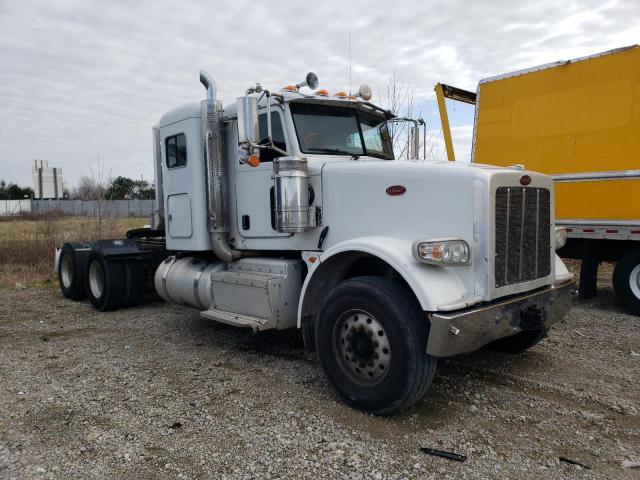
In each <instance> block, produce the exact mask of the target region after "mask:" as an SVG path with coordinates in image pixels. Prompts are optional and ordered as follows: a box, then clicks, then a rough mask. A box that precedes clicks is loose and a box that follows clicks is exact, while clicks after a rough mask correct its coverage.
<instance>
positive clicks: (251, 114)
mask: <svg viewBox="0 0 640 480" xmlns="http://www.w3.org/2000/svg"><path fill="white" fill-rule="evenodd" d="M237 108H238V142H239V143H249V144H256V143H258V142H259V141H260V128H259V125H260V124H259V123H258V99H257V98H256V97H250V96H248V95H247V96H245V97H240V98H238V101H237Z"/></svg>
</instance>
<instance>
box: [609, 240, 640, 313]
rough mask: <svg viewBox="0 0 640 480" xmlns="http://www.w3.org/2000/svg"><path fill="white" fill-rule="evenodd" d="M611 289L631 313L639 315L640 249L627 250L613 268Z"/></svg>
mask: <svg viewBox="0 0 640 480" xmlns="http://www.w3.org/2000/svg"><path fill="white" fill-rule="evenodd" d="M613 289H614V290H615V291H616V295H617V296H618V299H619V300H620V302H621V303H622V305H624V306H625V307H626V308H627V309H628V310H629V311H630V312H631V313H633V314H635V315H640V249H636V250H631V251H630V252H627V253H626V254H625V255H624V256H623V257H622V258H621V259H620V261H619V262H618V264H617V265H616V268H615V269H614V270H613Z"/></svg>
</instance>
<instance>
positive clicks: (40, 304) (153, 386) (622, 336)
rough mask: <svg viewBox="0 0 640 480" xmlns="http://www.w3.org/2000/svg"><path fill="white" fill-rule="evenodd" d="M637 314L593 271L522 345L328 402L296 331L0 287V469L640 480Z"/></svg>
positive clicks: (47, 473) (25, 472)
mask: <svg viewBox="0 0 640 480" xmlns="http://www.w3.org/2000/svg"><path fill="white" fill-rule="evenodd" d="M639 327H640V318H638V317H633V316H630V315H627V314H625V313H624V312H623V311H622V310H621V308H620V307H619V306H618V304H617V302H616V300H615V297H614V294H613V291H612V289H611V285H610V283H609V282H607V281H605V280H603V281H602V282H601V283H600V288H599V297H598V298H597V299H596V300H594V301H589V302H585V303H578V302H576V305H575V307H574V309H573V311H572V313H571V314H570V316H569V317H568V318H567V319H566V320H565V321H564V322H562V323H561V324H559V325H557V326H556V327H555V328H554V329H553V330H552V331H551V334H550V337H549V338H548V339H546V340H545V341H544V342H542V343H541V344H539V345H537V346H536V347H534V348H533V349H531V350H530V351H529V352H527V353H526V354H523V355H517V356H512V355H506V354H497V353H492V352H487V351H482V352H477V353H474V354H470V355H464V356H460V357H456V358H453V359H451V360H448V361H443V362H442V363H441V365H440V367H439V373H438V375H437V377H436V380H435V382H434V384H433V386H432V387H431V390H430V391H429V392H428V393H427V396H426V397H425V398H424V399H423V400H422V401H421V402H419V403H418V404H417V405H416V406H414V407H413V408H412V409H410V410H409V411H407V412H405V413H403V414H401V415H397V416H394V417H390V418H377V417H372V416H369V415H365V414H362V413H359V412H357V411H354V410H352V409H350V408H348V407H346V406H345V405H343V404H341V403H339V402H338V401H336V399H335V397H334V396H333V394H332V392H331V390H330V389H329V387H328V386H327V384H326V382H325V380H324V378H323V375H322V372H321V370H320V368H319V366H318V364H317V362H316V361H315V359H314V356H313V355H312V354H311V353H308V352H306V351H305V350H304V349H303V348H302V345H301V341H300V339H299V337H298V334H297V332H265V333H261V334H253V333H250V332H248V331H243V330H238V329H234V328H230V327H223V326H219V325H215V324H213V323H211V322H209V321H205V320H201V319H200V318H199V316H198V312H197V311H195V310H192V309H189V308H182V307H176V306H169V305H166V304H163V303H160V302H154V303H150V304H147V305H145V306H143V307H140V308H136V309H130V310H124V311H117V312H111V313H102V314H98V313H96V312H94V311H93V310H92V309H91V308H90V307H89V305H88V304H87V303H74V302H71V301H68V300H64V299H63V298H62V297H61V295H60V294H59V293H58V291H57V289H55V288H43V289H28V290H0V362H1V369H0V477H2V478H20V479H21V478H61V479H67V478H108V479H114V478H135V479H148V478H184V479H195V478H216V479H217V478H261V479H262V478H313V479H315V478H362V479H381V478H385V479H386V478H390V479H391V478H445V479H458V478H523V479H527V478H531V479H534V478H535V479H538V478H554V479H555V478H580V479H589V478H640V468H639V467H640V464H638V462H639V461H640V385H639V384H638V379H639V378H640V328H639ZM420 447H432V448H438V449H443V450H451V451H454V452H458V453H461V454H464V455H466V456H467V457H468V459H467V461H466V462H464V463H458V462H453V461H450V460H446V459H442V458H437V457H432V456H428V455H426V454H424V453H422V452H421V451H420ZM560 457H567V458H569V459H573V460H575V461H577V462H580V463H582V464H584V465H586V466H588V467H590V468H589V469H586V468H583V467H580V466H577V465H572V464H568V463H566V462H564V461H561V460H559V458H560Z"/></svg>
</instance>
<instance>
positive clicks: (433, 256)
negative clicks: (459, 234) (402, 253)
mask: <svg viewBox="0 0 640 480" xmlns="http://www.w3.org/2000/svg"><path fill="white" fill-rule="evenodd" d="M413 257H414V258H415V259H416V260H419V261H421V262H424V263H431V264H433V265H446V266H452V267H454V266H457V265H469V264H470V263H471V248H469V244H468V243H467V242H465V241H464V240H458V239H452V240H433V241H422V240H419V241H417V242H414V243H413Z"/></svg>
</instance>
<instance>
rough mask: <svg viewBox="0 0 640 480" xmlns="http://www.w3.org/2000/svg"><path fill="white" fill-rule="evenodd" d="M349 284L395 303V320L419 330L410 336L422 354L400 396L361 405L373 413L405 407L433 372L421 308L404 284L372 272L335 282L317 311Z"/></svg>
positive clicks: (424, 387) (421, 391)
mask: <svg viewBox="0 0 640 480" xmlns="http://www.w3.org/2000/svg"><path fill="white" fill-rule="evenodd" d="M353 287H357V288H367V289H371V290H373V291H374V292H375V294H376V295H377V296H379V297H380V298H384V299H385V301H386V302H391V303H393V304H395V306H396V307H397V308H398V309H399V310H401V311H402V315H401V317H400V319H399V321H403V322H407V326H409V327H410V328H413V329H416V330H417V332H419V334H418V335H416V336H415V337H417V338H414V339H413V340H414V342H415V344H414V347H415V348H416V351H417V352H422V353H423V355H424V357H422V360H423V361H418V362H415V365H412V366H413V367H414V368H413V369H411V370H409V371H407V372H406V373H407V374H408V375H410V376H411V377H412V378H413V379H412V380H410V381H409V383H410V386H411V388H410V389H409V390H408V391H407V392H406V393H405V394H404V396H402V397H400V398H398V399H396V400H395V402H393V403H392V404H390V405H388V406H386V407H385V408H378V409H375V410H369V409H365V411H367V412H368V413H372V414H374V415H390V414H393V413H397V412H399V411H401V410H405V409H407V408H409V407H410V406H411V405H413V404H414V403H416V402H417V401H418V400H420V399H421V398H422V397H423V396H424V394H425V392H426V391H427V389H428V388H429V386H430V385H431V383H432V381H433V378H434V376H435V373H436V367H437V359H435V358H434V357H430V356H428V355H427V353H426V345H427V343H426V340H427V337H428V324H427V320H426V319H425V318H424V317H423V313H422V309H421V308H420V305H419V304H418V302H417V300H416V298H415V296H414V295H413V294H412V293H411V292H410V291H408V290H407V288H406V287H404V286H403V285H402V284H400V283H398V282H395V281H393V280H390V279H388V278H385V277H380V276H375V275H365V276H359V277H353V278H350V279H347V280H345V281H343V282H341V283H339V284H338V285H337V286H336V287H335V288H334V290H332V292H330V294H329V295H327V297H326V298H325V300H324V302H323V305H322V306H321V307H320V312H322V310H323V309H324V308H325V306H326V304H328V303H330V302H331V301H332V297H334V296H335V295H339V294H340V292H341V290H344V289H349V288H353ZM320 314H321V313H319V315H320ZM318 340H319V339H318V338H317V333H316V342H318ZM317 345H318V343H317ZM336 394H337V395H338V397H339V398H341V399H342V401H344V402H345V403H347V404H349V405H352V402H351V401H350V399H348V398H345V396H344V395H342V393H341V392H339V391H338V390H336Z"/></svg>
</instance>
